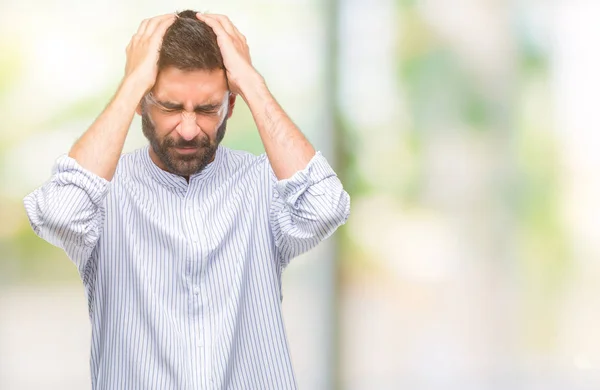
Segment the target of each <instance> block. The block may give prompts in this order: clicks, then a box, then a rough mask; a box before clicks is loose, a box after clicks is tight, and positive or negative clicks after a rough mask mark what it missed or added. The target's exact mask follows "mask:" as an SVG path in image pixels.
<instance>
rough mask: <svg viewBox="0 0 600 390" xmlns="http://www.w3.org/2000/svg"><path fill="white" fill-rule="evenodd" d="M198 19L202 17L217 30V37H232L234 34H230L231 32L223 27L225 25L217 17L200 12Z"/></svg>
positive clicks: (202, 19)
mask: <svg viewBox="0 0 600 390" xmlns="http://www.w3.org/2000/svg"><path fill="white" fill-rule="evenodd" d="M197 16H198V19H200V20H201V21H203V22H204V23H206V24H208V25H209V26H210V27H211V28H212V29H213V31H214V32H215V34H216V35H217V39H219V38H220V39H229V40H231V39H232V36H231V35H229V33H228V32H227V31H226V30H225V28H224V27H223V25H222V24H221V22H219V21H218V20H217V19H215V18H212V17H211V16H210V15H206V14H198V15H197Z"/></svg>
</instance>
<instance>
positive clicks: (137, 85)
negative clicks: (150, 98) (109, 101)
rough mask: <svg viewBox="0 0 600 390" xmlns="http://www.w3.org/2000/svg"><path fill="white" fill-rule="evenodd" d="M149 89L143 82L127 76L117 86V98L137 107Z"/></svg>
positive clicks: (132, 76)
mask: <svg viewBox="0 0 600 390" xmlns="http://www.w3.org/2000/svg"><path fill="white" fill-rule="evenodd" d="M150 88H151V87H149V86H148V83H147V82H144V81H143V80H141V79H139V78H137V77H135V76H134V75H128V76H126V77H125V78H123V80H122V81H121V84H120V85H119V89H118V91H117V98H118V99H122V100H125V101H127V102H128V103H131V104H132V105H134V106H135V107H137V105H138V104H139V102H140V101H141V100H142V98H143V97H144V95H145V94H146V93H147V92H148V90H149V89H150Z"/></svg>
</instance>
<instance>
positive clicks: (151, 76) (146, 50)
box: [125, 14, 177, 92]
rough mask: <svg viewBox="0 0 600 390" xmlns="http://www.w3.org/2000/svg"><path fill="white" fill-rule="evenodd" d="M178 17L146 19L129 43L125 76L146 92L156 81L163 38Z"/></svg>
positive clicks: (172, 15) (168, 16)
mask: <svg viewBox="0 0 600 390" xmlns="http://www.w3.org/2000/svg"><path fill="white" fill-rule="evenodd" d="M176 18H177V15H175V14H167V15H161V16H155V17H153V18H150V19H145V20H144V21H142V23H141V24H140V27H139V28H138V31H137V33H135V34H134V35H133V37H132V38H131V41H130V42H129V45H127V51H126V52H127V63H126V65H125V78H126V79H130V80H132V81H134V83H135V84H138V83H139V84H138V85H140V86H141V87H143V88H145V89H144V90H145V92H148V91H149V90H150V89H152V87H153V86H154V83H155V82H156V77H157V74H158V54H159V51H160V47H161V44H162V39H163V36H164V35H165V31H167V29H168V28H169V26H170V25H171V24H173V22H174V21H175V19H176Z"/></svg>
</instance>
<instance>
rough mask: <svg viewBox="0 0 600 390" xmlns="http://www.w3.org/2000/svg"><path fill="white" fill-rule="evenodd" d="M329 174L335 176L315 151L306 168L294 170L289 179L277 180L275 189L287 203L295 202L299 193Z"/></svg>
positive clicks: (319, 153)
mask: <svg viewBox="0 0 600 390" xmlns="http://www.w3.org/2000/svg"><path fill="white" fill-rule="evenodd" d="M331 176H336V174H335V172H334V170H333V168H331V166H330V165H329V163H328V162H327V159H326V158H325V157H323V155H322V154H321V152H317V153H316V154H315V155H314V156H313V158H312V159H311V160H310V161H309V162H308V165H307V166H306V168H304V169H303V170H301V171H298V172H296V173H295V174H294V175H293V176H292V177H290V178H289V179H283V180H279V181H277V182H276V184H275V190H276V191H277V193H278V194H279V196H280V197H281V198H282V199H284V200H285V201H286V202H287V203H289V204H295V203H296V201H297V200H298V198H299V197H300V195H302V194H303V193H304V192H305V191H306V190H307V189H308V188H309V187H310V186H312V185H313V184H316V183H319V182H320V181H322V180H325V179H327V178H328V177H331Z"/></svg>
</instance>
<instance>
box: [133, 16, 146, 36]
mask: <svg viewBox="0 0 600 390" xmlns="http://www.w3.org/2000/svg"><path fill="white" fill-rule="evenodd" d="M148 22H149V19H144V20H142V23H140V27H139V28H138V30H137V33H136V34H137V35H144V33H145V32H146V28H147V27H148Z"/></svg>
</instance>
